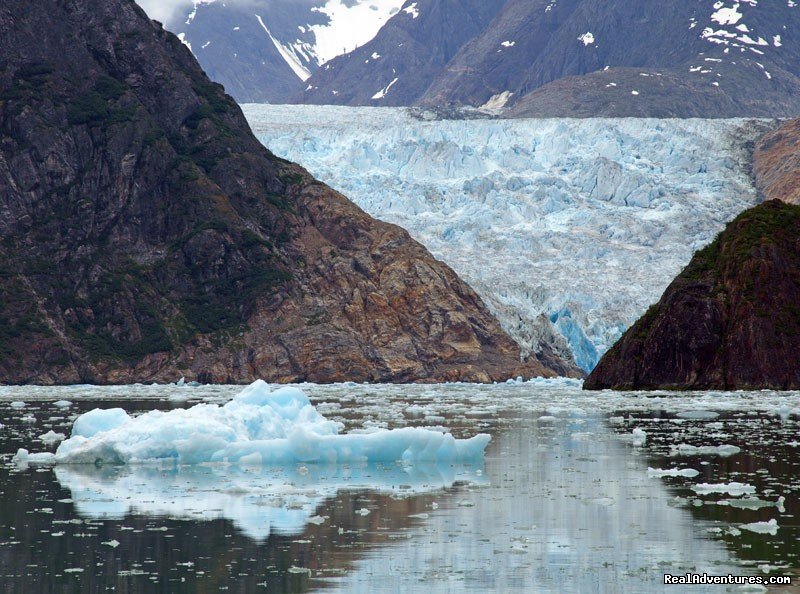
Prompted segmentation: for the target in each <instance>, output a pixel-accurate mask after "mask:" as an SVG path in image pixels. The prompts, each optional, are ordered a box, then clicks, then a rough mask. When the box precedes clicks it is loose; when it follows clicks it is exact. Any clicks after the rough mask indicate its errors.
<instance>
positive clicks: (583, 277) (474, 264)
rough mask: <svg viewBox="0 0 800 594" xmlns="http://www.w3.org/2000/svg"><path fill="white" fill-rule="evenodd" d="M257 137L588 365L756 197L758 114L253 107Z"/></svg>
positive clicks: (530, 347) (527, 345)
mask: <svg viewBox="0 0 800 594" xmlns="http://www.w3.org/2000/svg"><path fill="white" fill-rule="evenodd" d="M243 109H244V111H245V115H246V116H247V117H248V120H249V121H250V124H251V126H252V127H253V130H254V131H255V133H256V135H257V136H258V137H259V139H260V140H261V141H262V142H263V143H264V144H265V145H267V146H268V147H269V148H270V149H271V150H272V151H274V152H275V153H276V154H277V155H279V156H281V157H285V158H288V159H291V160H293V161H296V162H298V163H300V164H302V165H303V166H305V167H307V168H308V169H309V171H310V172H311V173H312V174H314V175H315V176H316V177H317V178H319V179H321V180H322V181H324V182H326V183H328V184H329V185H331V186H332V187H333V188H335V189H337V190H339V191H341V192H342V193H343V194H345V195H346V196H347V197H348V198H350V199H352V200H353V201H354V202H355V203H356V204H358V205H359V206H360V207H361V208H363V209H364V210H366V211H367V212H368V213H369V214H371V215H372V216H375V217H377V218H379V219H382V220H385V221H388V222H391V223H395V224H398V225H400V226H402V227H404V228H405V229H407V230H408V231H409V232H410V233H411V235H412V236H413V237H414V238H415V239H417V240H418V241H420V242H421V243H422V244H424V245H425V246H426V247H427V248H428V249H429V250H430V251H431V252H432V253H433V254H434V256H436V257H437V258H439V259H441V260H443V261H444V262H446V263H447V264H449V265H450V266H451V267H452V268H453V269H454V270H455V271H456V272H457V273H458V274H459V275H460V276H461V277H462V278H463V279H464V280H466V281H467V282H468V283H469V284H470V285H471V286H472V287H473V288H474V289H475V290H476V291H477V292H478V294H479V295H480V296H481V297H482V298H483V300H484V301H485V302H486V304H487V305H488V306H489V308H490V309H491V310H492V312H493V313H494V314H495V315H496V316H497V318H498V320H499V321H500V323H501V325H502V326H503V328H504V329H505V330H506V331H507V332H508V333H509V334H510V335H511V336H512V337H513V338H514V339H515V340H517V342H519V343H520V345H521V346H522V348H523V351H524V352H525V353H527V352H531V351H533V352H536V351H537V350H538V349H539V348H540V345H542V344H548V345H550V346H551V347H552V348H553V349H554V350H555V351H556V352H559V353H561V354H564V355H566V356H568V357H569V356H570V355H571V356H572V357H573V358H574V360H575V361H576V362H577V363H578V364H579V365H580V366H581V367H583V368H584V369H586V370H589V369H591V368H592V367H593V366H594V365H595V364H596V363H597V361H598V359H599V357H600V356H602V354H603V353H604V352H605V351H606V350H607V349H608V348H609V347H610V346H611V345H613V344H614V342H615V341H616V340H617V339H618V338H619V336H620V335H621V334H622V332H624V330H625V329H626V328H628V327H629V326H630V325H631V324H632V323H633V322H634V321H635V320H636V319H637V318H639V316H641V315H642V314H643V313H644V312H645V311H646V309H647V307H648V306H649V305H650V304H652V303H654V302H655V301H657V300H658V298H659V297H660V296H661V293H662V292H663V291H664V289H665V288H666V287H667V285H668V284H669V282H670V281H671V280H672V279H673V278H674V277H675V276H676V275H677V274H678V273H679V272H680V271H681V269H682V268H683V267H684V266H685V265H686V264H687V263H688V261H689V259H690V258H691V256H692V254H693V253H694V252H695V251H696V250H698V249H699V248H701V247H703V246H704V245H706V244H707V243H708V242H709V241H711V240H712V239H713V238H714V236H715V235H716V234H717V233H718V232H719V231H720V230H721V229H722V228H723V226H724V225H725V223H726V222H727V221H729V220H731V219H732V218H734V216H735V215H737V214H738V213H739V212H741V211H742V210H745V209H746V208H748V207H750V206H752V205H753V204H755V203H756V202H757V201H758V197H757V195H756V191H755V189H754V188H753V184H752V181H751V179H750V176H749V173H748V163H749V161H750V157H749V154H748V149H747V143H748V142H749V141H752V140H754V139H755V138H756V137H758V136H759V135H760V134H761V133H762V131H763V130H764V128H765V127H766V126H768V125H769V123H767V122H760V121H746V120H653V119H634V118H629V119H588V120H568V119H547V120H533V119H532V120H436V119H432V118H426V117H424V116H425V114H422V116H423V117H420V116H419V115H416V116H415V115H413V114H412V112H410V111H409V110H407V109H403V108H369V107H368V108H351V107H332V106H280V105H245V106H243Z"/></svg>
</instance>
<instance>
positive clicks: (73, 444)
mask: <svg viewBox="0 0 800 594" xmlns="http://www.w3.org/2000/svg"><path fill="white" fill-rule="evenodd" d="M343 428H344V426H343V425H342V424H341V423H339V422H336V421H331V420H329V419H327V418H325V417H324V416H323V415H322V414H320V412H319V411H317V409H316V408H314V406H313V405H312V404H311V402H310V400H309V398H308V396H307V395H306V394H305V393H304V392H303V391H302V390H300V389H299V388H296V387H290V386H285V387H282V388H279V389H277V390H275V391H271V390H270V388H269V386H268V385H267V384H266V383H265V382H264V381H262V380H258V381H256V382H254V383H253V384H251V385H250V386H248V387H247V388H245V389H244V390H243V391H241V392H240V393H239V394H238V395H237V396H235V397H234V398H233V400H231V401H229V402H228V403H226V404H224V405H217V404H207V403H202V404H197V405H195V406H193V407H191V408H187V409H175V410H171V411H169V412H163V411H159V410H155V411H150V412H148V413H145V414H143V415H140V416H138V417H131V416H130V415H128V413H127V412H125V411H124V410H122V409H120V408H113V409H108V410H103V409H94V410H92V411H89V412H87V413H84V414H83V415H81V416H79V417H78V418H77V419H76V420H75V423H74V425H73V427H72V434H71V436H70V438H69V439H67V440H65V441H63V442H62V443H61V445H59V447H58V449H57V450H56V452H55V455H53V454H48V455H47V456H41V455H33V454H28V453H27V452H26V453H25V454H22V451H20V452H19V453H18V454H17V458H16V459H17V460H18V461H20V462H23V461H26V462H29V463H30V462H34V461H35V462H36V463H45V462H48V461H52V462H55V463H56V464H137V463H138V464H141V463H152V462H161V463H163V462H167V463H174V464H179V465H185V464H201V463H227V464H239V465H240V466H243V467H244V466H246V467H253V466H261V465H264V464H293V463H300V462H303V463H320V464H340V463H376V462H387V463H389V462H403V463H406V464H415V463H420V462H444V463H456V462H469V461H478V460H482V459H483V453H484V450H485V449H486V446H487V444H488V443H489V441H490V436H489V435H486V434H479V435H476V436H474V437H472V438H470V439H456V438H454V437H453V436H452V435H451V434H450V433H445V432H442V431H434V430H431V429H423V428H412V427H406V428H401V429H392V430H389V429H375V430H372V431H369V432H363V431H362V432H359V433H342V430H343Z"/></svg>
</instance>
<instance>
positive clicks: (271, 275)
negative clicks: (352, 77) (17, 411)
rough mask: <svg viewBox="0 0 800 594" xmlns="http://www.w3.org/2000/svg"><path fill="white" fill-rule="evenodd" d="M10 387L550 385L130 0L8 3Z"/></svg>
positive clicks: (4, 200) (3, 185)
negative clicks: (276, 142) (534, 381)
mask: <svg viewBox="0 0 800 594" xmlns="http://www.w3.org/2000/svg"><path fill="white" fill-rule="evenodd" d="M0 213H1V216H0V295H1V297H0V381H2V382H5V383H26V382H36V383H53V382H95V383H106V382H124V383H129V382H136V381H167V380H175V379H176V378H178V377H180V376H181V375H183V376H185V377H186V378H187V379H192V378H197V379H199V380H201V381H214V382H221V381H224V382H245V381H250V380H251V379H253V378H255V377H263V378H265V379H267V380H275V381H289V380H292V381H296V380H310V381H322V382H324V381H335V380H357V381H364V380H371V381H412V380H445V379H469V380H476V381H488V380H491V379H503V378H506V377H508V376H509V375H512V374H516V373H522V374H524V375H535V374H540V373H541V374H548V373H549V372H548V370H546V369H544V368H543V367H542V366H541V365H539V364H537V363H535V362H534V363H530V364H527V365H521V364H520V363H519V349H518V347H517V346H516V345H515V344H514V343H513V342H512V341H511V339H509V338H508V336H507V335H505V334H504V333H503V332H502V330H501V329H500V327H499V325H498V323H497V321H496V320H495V319H494V318H493V317H492V316H491V315H490V314H489V313H488V311H487V310H486V308H485V307H484V305H483V303H482V302H481V300H480V298H479V297H478V296H477V295H476V294H475V293H474V292H473V291H472V290H471V289H470V288H469V287H468V286H467V285H465V284H464V283H463V282H461V281H460V280H459V279H458V277H457V276H456V275H455V273H453V272H452V270H450V269H449V268H448V267H446V266H445V265H442V264H441V263H439V262H437V261H436V260H434V259H433V258H432V257H431V255H430V254H429V253H428V252H427V251H426V250H425V249H424V248H423V247H422V246H421V245H419V244H418V243H416V242H414V241H413V240H411V239H410V238H409V236H408V234H407V233H406V232H404V231H403V230H402V229H400V228H398V227H395V226H392V225H388V224H383V223H380V222H378V221H375V220H374V219H372V218H370V217H369V216H368V215H366V214H365V213H364V212H363V211H361V210H360V209H358V208H357V207H355V206H354V205H353V204H351V203H350V202H349V201H347V200H346V199H345V198H344V197H343V196H341V195H340V194H338V193H336V192H334V191H332V190H331V189H329V188H328V187H326V186H324V185H323V184H321V183H319V182H317V181H315V180H314V179H313V178H311V176H310V175H309V174H308V173H307V172H305V171H304V170H303V169H301V168H300V167H298V166H296V165H294V164H292V163H290V162H288V161H285V160H283V159H279V158H277V157H276V156H274V155H273V154H272V153H270V152H269V151H268V150H267V149H265V148H263V146H261V144H260V143H259V142H258V141H257V140H256V138H255V137H254V136H253V135H252V133H251V132H250V129H249V127H248V125H247V122H246V121H245V119H244V117H243V116H242V114H241V111H240V110H239V108H238V106H237V105H236V104H235V103H234V102H233V100H232V99H231V98H230V97H228V96H227V95H226V94H225V93H224V91H223V89H222V87H220V86H219V85H216V84H213V83H211V82H210V81H209V80H208V79H207V78H206V76H205V75H204V74H203V72H202V70H201V69H200V67H199V66H198V64H197V63H196V61H195V59H194V58H193V56H192V55H191V53H190V52H189V50H188V49H187V48H186V47H185V45H183V44H182V43H181V42H180V41H179V40H178V38H177V37H175V36H174V35H172V34H171V33H167V32H166V31H164V30H163V29H162V28H161V27H160V25H158V24H157V23H154V22H152V21H150V20H149V19H148V18H147V17H146V15H145V14H144V12H143V11H142V10H141V9H140V8H139V7H138V6H137V5H136V4H135V3H134V2H133V1H132V0H59V1H58V2H52V3H38V2H37V3H30V2H28V1H26V0H7V1H6V2H4V3H3V4H2V6H0Z"/></svg>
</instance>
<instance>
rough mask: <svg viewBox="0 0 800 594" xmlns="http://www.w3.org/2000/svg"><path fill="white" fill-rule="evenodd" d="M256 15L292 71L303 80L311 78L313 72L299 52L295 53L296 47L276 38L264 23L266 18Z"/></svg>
mask: <svg viewBox="0 0 800 594" xmlns="http://www.w3.org/2000/svg"><path fill="white" fill-rule="evenodd" d="M255 17H256V19H257V20H258V24H259V25H261V28H262V29H264V31H266V32H267V35H268V36H269V38H270V40H271V41H272V43H273V45H274V46H275V49H276V50H278V53H279V54H280V55H281V57H282V58H283V59H284V61H285V62H286V63H287V64H288V65H289V68H291V69H292V72H294V73H295V74H296V75H297V78H299V79H300V80H302V81H303V82H305V81H307V80H308V79H309V78H311V72H309V70H308V68H306V67H305V66H303V63H302V61H301V60H300V58H298V57H297V54H296V53H295V51H294V49H293V48H292V47H291V46H289V47H287V46H284V45H283V44H282V43H281V42H280V41H278V40H277V39H275V37H274V36H273V35H272V33H270V30H269V29H268V28H267V26H266V25H265V24H264V19H262V18H261V17H260V16H259V15H255Z"/></svg>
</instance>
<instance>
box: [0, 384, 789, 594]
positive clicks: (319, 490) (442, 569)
mask: <svg viewBox="0 0 800 594" xmlns="http://www.w3.org/2000/svg"><path fill="white" fill-rule="evenodd" d="M302 389H303V390H304V391H305V392H306V393H307V394H308V395H309V396H310V397H311V400H312V402H313V404H314V405H315V406H316V407H317V409H318V410H319V411H320V412H321V413H323V414H324V415H325V416H326V417H328V418H330V419H334V420H339V421H341V422H343V423H345V425H346V427H347V430H348V431H369V430H374V429H375V428H383V427H389V428H395V427H404V426H419V427H443V428H447V429H448V430H450V431H452V432H453V434H454V435H455V436H456V437H469V436H471V435H474V434H476V433H489V434H491V436H492V442H491V443H490V444H489V446H488V448H487V452H486V458H485V460H484V462H483V463H482V464H481V463H474V464H468V465H449V464H419V465H416V466H413V467H406V466H401V465H394V464H374V465H358V464H349V465H333V466H326V465H313V464H300V465H291V466H286V467H281V466H264V467H239V466H235V465H233V466H220V465H216V466H185V467H180V468H176V467H174V466H163V465H162V466H152V465H138V466H136V465H129V466H109V465H104V466H93V465H64V466H61V465H59V466H56V467H55V468H49V467H36V466H31V467H29V468H24V467H20V466H18V465H15V464H12V463H11V457H12V455H13V453H14V452H16V451H17V449H18V448H20V447H26V448H28V449H30V450H31V451H45V450H47V449H48V446H46V445H45V444H44V443H42V442H41V441H40V440H39V438H38V436H40V435H44V434H46V433H47V432H48V431H51V430H52V431H55V432H57V433H58V432H60V433H65V434H67V435H68V434H69V430H70V427H71V424H72V420H74V418H75V417H76V416H77V415H78V414H80V413H82V412H86V411H88V410H91V409H93V408H96V407H102V408H112V407H116V406H119V407H123V408H125V409H126V410H128V411H129V412H130V413H132V414H137V413H141V412H144V411H147V410H153V409H161V410H168V409H170V408H176V407H188V406H191V405H193V404H196V403H198V402H201V401H205V402H212V403H213V402H216V403H221V402H225V401H228V400H229V399H230V398H232V397H233V396H234V395H235V394H236V393H237V392H238V391H239V390H240V388H239V387H227V386H224V387H219V386H217V387H214V386H199V387H188V386H182V387H179V386H121V387H107V388H97V387H89V386H82V387H81V386H79V387H71V388H43V387H41V388H40V387H13V388H0V423H2V424H3V427H2V428H0V453H2V456H3V458H2V470H0V583H2V585H3V591H4V592H15V593H16V592H32V591H35V592H103V591H113V590H116V591H125V592H136V593H138V592H198V591H203V592H211V591H214V592H216V591H235V592H251V591H253V592H258V591H264V592H310V591H332V592H333V591H341V592H404V591H413V590H416V589H423V588H424V589H426V590H429V591H433V592H467V591H479V590H482V591H490V592H661V591H664V592H679V591H687V592H726V591H741V590H736V589H735V588H734V589H729V588H728V587H720V586H717V587H710V586H691V587H685V588H682V587H679V586H677V587H676V586H664V585H663V575H664V573H672V574H683V573H686V572H689V571H691V572H699V573H703V572H707V573H709V574H713V575H726V574H728V573H733V574H751V575H784V574H791V575H797V574H798V571H800V560H799V559H798V544H799V543H800V528H799V527H798V521H797V514H798V513H800V484H799V483H798V480H797V476H798V474H800V472H799V471H800V459H798V456H797V454H798V451H799V448H800V441H799V440H800V435H798V429H800V394H798V393H774V392H758V393H694V394H667V393H628V394H616V393H610V392H603V393H596V394H595V393H590V394H586V393H583V392H581V391H580V390H579V386H578V385H577V384H576V383H574V382H569V381H563V380H561V381H550V382H545V381H534V382H530V383H510V384H502V385H494V386H475V385H463V384H454V385H441V386H421V385H419V386H384V385H376V386H370V385H355V384H347V385H333V386H318V385H304V386H302ZM12 402H13V403H14V404H13V405H12ZM21 402H24V403H25V405H24V407H23V406H22V405H21V404H19V403H21ZM57 402H58V405H56V403H57ZM68 403H71V404H68ZM682 444H686V445H690V446H719V445H723V444H725V445H731V446H735V447H734V448H727V449H723V450H718V451H715V452H712V451H707V452H705V453H704V452H702V451H701V452H698V451H691V449H690V448H686V447H682V448H679V447H678V446H680V445H682ZM53 447H54V446H52V445H51V446H49V449H52V448H53ZM736 448H739V449H740V451H739V452H738V453H736ZM720 452H722V453H724V454H727V455H719V453H720ZM648 468H651V469H659V470H672V469H678V470H681V471H683V473H682V474H688V475H691V474H693V473H691V472H686V471H687V469H693V470H696V471H697V476H693V477H691V476H675V477H659V476H658V475H659V474H660V473H658V472H654V471H652V470H650V471H648ZM732 483H741V484H743V485H747V488H745V487H738V489H739V490H744V491H750V490H752V491H754V493H753V494H752V495H750V494H746V495H744V496H741V495H736V496H735V495H734V493H735V492H736V490H737V487H736V486H735V485H732ZM703 485H705V486H703ZM709 485H711V487H709ZM726 489H727V490H728V491H731V492H732V493H726V492H720V491H725V490H726ZM780 497H783V498H784V499H783V500H779V498H780ZM742 502H744V503H742ZM770 520H775V521H776V523H777V529H771V528H766V529H763V526H765V524H763V523H764V522H769V521H770ZM759 523H760V524H759ZM753 526H755V527H756V529H757V530H758V529H759V527H762V530H761V531H756V532H754V531H752V528H753ZM795 582H797V578H796V579H795ZM795 587H796V586H795ZM751 591H753V590H751ZM756 591H758V590H756ZM775 591H781V592H786V591H792V590H787V589H785V588H784V589H781V590H775Z"/></svg>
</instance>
